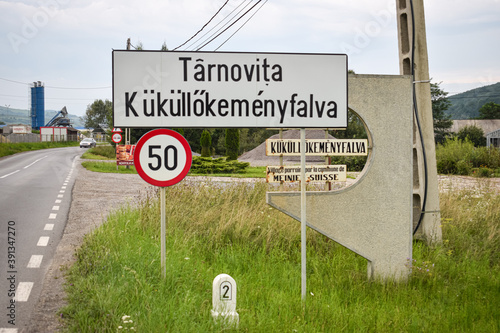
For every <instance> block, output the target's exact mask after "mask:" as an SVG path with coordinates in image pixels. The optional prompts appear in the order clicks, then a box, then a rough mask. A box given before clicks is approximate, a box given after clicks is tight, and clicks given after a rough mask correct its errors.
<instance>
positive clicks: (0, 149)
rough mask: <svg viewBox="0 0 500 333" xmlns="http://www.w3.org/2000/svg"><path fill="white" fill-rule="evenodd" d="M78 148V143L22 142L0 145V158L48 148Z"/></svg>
mask: <svg viewBox="0 0 500 333" xmlns="http://www.w3.org/2000/svg"><path fill="white" fill-rule="evenodd" d="M75 146H79V142H76V141H75V142H73V141H69V142H23V143H0V157H4V156H9V155H14V154H17V153H21V152H23V151H31V150H40V149H48V148H63V147H75Z"/></svg>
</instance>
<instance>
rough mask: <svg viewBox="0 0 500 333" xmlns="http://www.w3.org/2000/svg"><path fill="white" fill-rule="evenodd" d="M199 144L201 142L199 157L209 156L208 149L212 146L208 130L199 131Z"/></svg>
mask: <svg viewBox="0 0 500 333" xmlns="http://www.w3.org/2000/svg"><path fill="white" fill-rule="evenodd" d="M200 144H201V157H210V155H211V154H210V151H211V147H212V136H211V135H210V132H209V131H208V130H204V131H203V132H202V133H201V138H200Z"/></svg>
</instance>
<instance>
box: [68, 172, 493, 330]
mask: <svg viewBox="0 0 500 333" xmlns="http://www.w3.org/2000/svg"><path fill="white" fill-rule="evenodd" d="M166 192H167V194H166V209H167V276H166V278H165V279H162V278H161V272H160V239H159V234H160V232H159V228H160V226H159V224H160V223H159V220H160V217H159V214H160V207H159V200H158V199H159V198H158V196H159V192H158V191H150V192H149V193H148V194H147V195H146V196H144V197H143V198H142V201H141V202H139V203H138V208H137V209H136V208H131V207H129V206H125V207H123V208H121V210H119V211H117V212H115V213H114V214H112V215H111V216H110V217H109V218H108V221H107V222H106V223H105V224H103V225H102V226H101V227H100V228H98V229H97V230H96V231H95V232H94V233H93V234H91V235H88V236H87V237H86V238H85V242H84V244H83V246H82V247H81V249H79V250H78V251H77V253H76V255H77V259H78V260H77V262H76V264H75V265H74V266H73V267H72V268H71V269H70V273H69V275H68V277H67V279H68V284H67V287H66V288H67V293H68V302H69V305H68V306H67V307H66V308H64V309H63V310H62V314H63V317H64V318H65V324H66V330H67V331H74V332H87V331H88V332H116V330H117V327H118V326H122V327H123V328H125V326H124V321H125V320H126V321H129V319H130V318H126V319H122V318H123V317H122V316H123V315H124V314H127V316H130V317H131V318H134V319H133V321H134V323H133V324H134V327H135V328H136V329H137V331H140V332H220V331H223V330H226V329H225V328H224V327H220V326H217V325H216V324H215V323H214V322H213V320H212V319H211V315H210V310H211V297H212V296H211V289H212V288H211V284H212V280H213V279H214V278H215V276H217V275H218V274H220V273H227V274H229V275H231V276H232V277H233V278H235V280H236V282H237V283H238V304H237V311H238V313H239V315H240V323H239V328H238V330H239V331H244V332H271V331H273V332H275V331H279V332H283V331H284V332H294V331H296V332H332V331H345V332H359V331H361V332H368V331H374V332H401V331H404V332H421V331H425V332H448V331H455V332H458V331H461V332H463V331H467V332H496V331H499V321H498V318H499V317H500V309H499V307H498V304H500V290H499V288H498V286H499V285H500V263H499V253H500V251H499V246H500V244H499V224H500V216H499V214H500V213H499V207H500V202H499V201H500V197H499V196H498V195H495V194H494V193H491V192H489V191H487V190H486V189H485V190H484V191H483V190H481V191H475V192H474V191H472V192H471V191H460V192H456V191H451V192H448V193H443V194H442V195H441V203H442V207H441V210H442V217H443V239H444V241H443V244H442V245H438V246H435V247H428V246H427V245H425V244H423V243H422V242H419V241H415V242H414V246H413V248H414V253H413V258H412V259H411V260H409V262H408V265H409V266H411V267H412V268H413V271H412V274H411V277H410V279H409V281H408V282H407V283H401V284H398V283H386V284H382V283H377V282H373V281H369V280H367V277H366V260H365V259H363V258H361V257H360V256H358V255H356V254H354V253H352V252H350V251H349V250H347V249H345V248H343V247H342V246H340V245H338V244H336V243H335V242H333V241H331V240H330V239H328V238H326V237H324V236H322V235H320V234H318V233H316V232H314V231H312V230H309V231H308V243H307V251H308V253H307V255H308V266H307V274H308V299H307V303H306V306H305V307H304V306H303V304H302V302H301V301H300V224H299V223H298V222H297V221H294V220H292V219H291V218H289V217H287V216H285V215H283V214H281V213H279V212H277V211H275V210H273V209H269V207H268V206H267V205H266V204H265V199H264V197H265V196H264V194H265V192H266V185H265V184H255V185H248V184H246V185H245V184H243V185H230V186H227V187H222V186H220V185H216V184H209V185H206V186H205V185H204V186H196V185H195V184H193V183H186V184H185V183H184V182H183V183H179V184H177V185H175V186H172V187H169V188H168V189H167V191H166ZM187 258H189V259H187ZM136 323H138V324H137V325H136ZM127 324H128V323H127ZM131 324H132V323H131Z"/></svg>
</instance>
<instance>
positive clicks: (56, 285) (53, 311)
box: [24, 163, 500, 333]
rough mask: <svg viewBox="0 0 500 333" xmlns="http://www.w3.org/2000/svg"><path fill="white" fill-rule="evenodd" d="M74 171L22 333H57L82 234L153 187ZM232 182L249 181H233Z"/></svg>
mask: <svg viewBox="0 0 500 333" xmlns="http://www.w3.org/2000/svg"><path fill="white" fill-rule="evenodd" d="M77 171H78V172H77V173H76V177H77V179H76V181H75V185H74V188H73V192H72V196H73V200H72V203H71V208H70V212H69V216H68V222H67V225H66V228H65V230H64V234H63V237H62V239H61V241H60V243H59V245H58V247H57V250H56V253H55V256H54V258H53V260H52V263H51V265H50V267H49V269H48V271H47V275H46V277H45V280H44V285H43V288H42V293H41V296H40V299H39V301H38V304H37V306H36V310H35V313H34V314H33V317H32V318H31V322H30V327H29V328H28V329H26V330H24V332H30V333H31V332H57V331H58V330H59V329H60V328H61V327H62V326H61V320H60V319H59V318H58V316H57V311H58V310H59V309H60V308H61V307H63V306H65V305H66V301H65V293H64V288H63V284H64V280H65V279H64V274H65V269H66V268H67V267H69V266H71V264H72V263H74V261H75V257H74V253H75V250H76V249H77V248H78V247H79V246H80V244H81V243H82V240H83V237H84V235H85V234H87V233H89V232H90V231H92V230H93V229H94V228H96V227H98V226H99V225H100V224H101V223H102V222H103V221H104V220H105V219H106V216H107V215H108V214H109V212H110V211H112V210H113V209H114V208H118V207H119V206H120V205H122V204H123V203H126V202H133V201H135V200H136V199H137V198H139V197H140V196H142V195H144V194H145V193H146V192H147V191H148V190H151V188H152V186H151V185H149V184H147V183H146V182H144V181H143V180H142V179H141V178H140V177H138V176H137V175H126V174H104V173H94V172H91V171H88V170H86V169H85V168H83V167H82V166H81V164H80V163H78V166H77ZM205 180H206V181H207V182H212V181H222V180H223V179H221V178H216V177H214V178H210V179H209V178H207V177H187V179H186V181H205ZM226 181H227V178H226ZM234 181H248V180H245V179H239V180H238V179H234ZM439 182H440V190H442V191H448V190H450V189H462V188H466V187H473V188H484V187H483V186H485V184H489V186H491V188H494V189H495V190H496V191H497V192H500V178H494V179H486V180H484V179H477V178H472V177H463V176H451V177H448V176H439Z"/></svg>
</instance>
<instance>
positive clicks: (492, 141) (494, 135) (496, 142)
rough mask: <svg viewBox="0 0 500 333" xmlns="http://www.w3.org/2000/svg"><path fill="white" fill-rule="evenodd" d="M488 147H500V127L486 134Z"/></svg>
mask: <svg viewBox="0 0 500 333" xmlns="http://www.w3.org/2000/svg"><path fill="white" fill-rule="evenodd" d="M486 147H497V148H500V128H499V129H497V130H496V131H493V132H489V133H487V134H486Z"/></svg>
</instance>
